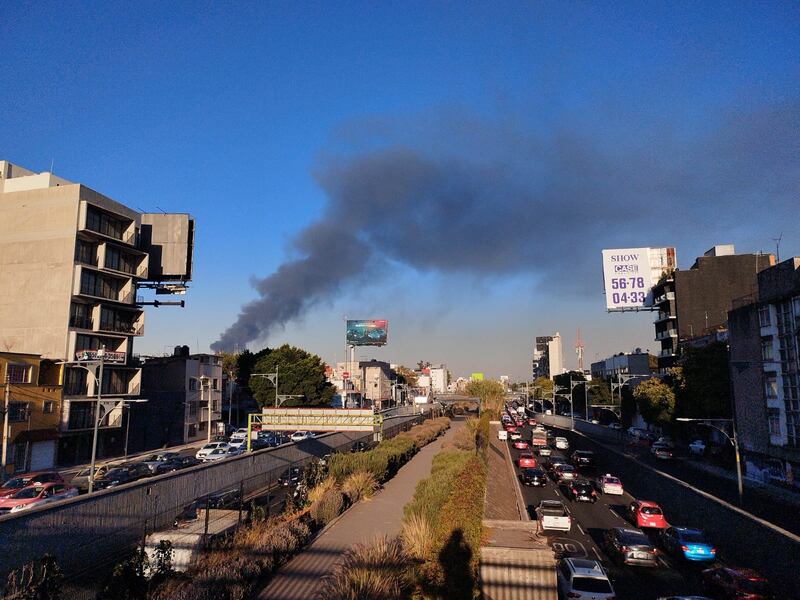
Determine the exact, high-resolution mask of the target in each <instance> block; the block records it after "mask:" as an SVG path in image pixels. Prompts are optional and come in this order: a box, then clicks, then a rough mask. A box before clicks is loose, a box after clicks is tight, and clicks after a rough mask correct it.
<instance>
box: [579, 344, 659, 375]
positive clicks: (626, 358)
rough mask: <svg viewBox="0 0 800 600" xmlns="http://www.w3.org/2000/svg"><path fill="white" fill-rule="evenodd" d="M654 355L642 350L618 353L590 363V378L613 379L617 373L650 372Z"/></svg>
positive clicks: (648, 373) (654, 358) (637, 373)
mask: <svg viewBox="0 0 800 600" xmlns="http://www.w3.org/2000/svg"><path fill="white" fill-rule="evenodd" d="M655 363H656V357H655V356H652V355H651V354H648V353H646V352H642V351H641V350H640V349H639V348H637V349H636V351H634V352H628V353H620V354H617V355H615V356H609V357H608V358H605V359H603V360H600V361H597V362H593V363H592V367H591V368H592V379H604V380H608V379H613V378H615V377H616V376H617V375H644V376H649V375H650V374H651V373H652V370H653V367H654V365H655Z"/></svg>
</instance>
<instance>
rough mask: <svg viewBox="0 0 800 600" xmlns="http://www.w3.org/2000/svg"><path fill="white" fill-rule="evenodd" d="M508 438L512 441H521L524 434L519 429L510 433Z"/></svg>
mask: <svg viewBox="0 0 800 600" xmlns="http://www.w3.org/2000/svg"><path fill="white" fill-rule="evenodd" d="M508 437H510V438H511V439H512V440H521V439H522V432H521V431H520V430H519V429H515V430H514V431H511V432H509V434H508Z"/></svg>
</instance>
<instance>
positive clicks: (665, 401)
mask: <svg viewBox="0 0 800 600" xmlns="http://www.w3.org/2000/svg"><path fill="white" fill-rule="evenodd" d="M633 397H634V399H635V400H636V405H637V406H638V407H639V414H641V415H642V418H643V419H644V420H645V421H647V422H648V423H652V424H659V425H663V424H665V423H669V422H670V421H671V420H672V416H673V414H674V413H675V392H673V391H672V388H671V387H670V386H669V385H667V384H666V383H664V382H663V381H661V380H660V379H657V378H655V377H654V378H652V379H646V380H644V381H642V382H641V383H640V384H639V385H637V386H636V388H634V390H633Z"/></svg>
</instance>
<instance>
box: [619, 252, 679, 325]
mask: <svg viewBox="0 0 800 600" xmlns="http://www.w3.org/2000/svg"><path fill="white" fill-rule="evenodd" d="M674 269H675V248H671V247H670V248H617V249H614V250H603V284H604V287H605V294H606V308H607V309H608V310H609V311H625V310H655V308H653V292H652V290H653V286H654V285H656V284H657V283H658V281H659V279H661V277H662V276H663V275H664V274H665V273H668V272H672V271H673V270H674Z"/></svg>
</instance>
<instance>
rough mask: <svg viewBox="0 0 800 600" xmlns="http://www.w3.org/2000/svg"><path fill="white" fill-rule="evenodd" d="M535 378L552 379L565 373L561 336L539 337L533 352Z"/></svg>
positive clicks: (557, 334) (556, 334)
mask: <svg viewBox="0 0 800 600" xmlns="http://www.w3.org/2000/svg"><path fill="white" fill-rule="evenodd" d="M532 371H533V378H534V379H536V378H537V377H548V378H550V379H552V378H553V377H555V376H556V375H560V374H561V373H563V372H564V353H563V350H562V347H561V334H559V333H558V332H556V333H555V334H554V335H545V336H538V337H537V338H536V346H535V347H534V350H533V360H532Z"/></svg>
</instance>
